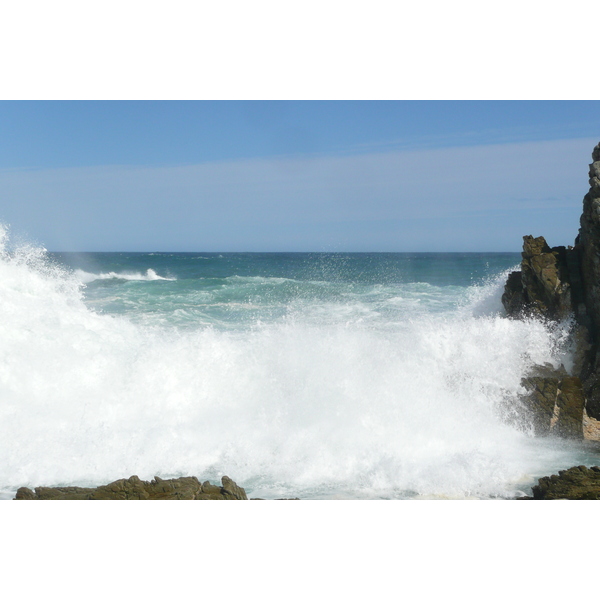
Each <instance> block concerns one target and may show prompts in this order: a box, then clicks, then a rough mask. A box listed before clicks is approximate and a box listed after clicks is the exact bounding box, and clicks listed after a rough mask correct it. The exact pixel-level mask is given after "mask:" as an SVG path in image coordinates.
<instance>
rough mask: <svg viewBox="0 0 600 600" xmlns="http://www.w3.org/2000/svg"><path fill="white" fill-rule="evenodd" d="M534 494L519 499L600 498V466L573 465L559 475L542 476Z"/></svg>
mask: <svg viewBox="0 0 600 600" xmlns="http://www.w3.org/2000/svg"><path fill="white" fill-rule="evenodd" d="M531 491H532V493H533V496H525V497H523V498H519V500H600V467H591V468H588V467H585V466H583V465H579V466H578V467H571V468H570V469H566V470H565V471H559V472H558V475H550V476H549V477H542V478H541V479H540V480H539V482H538V485H534V486H533V488H532V490H531Z"/></svg>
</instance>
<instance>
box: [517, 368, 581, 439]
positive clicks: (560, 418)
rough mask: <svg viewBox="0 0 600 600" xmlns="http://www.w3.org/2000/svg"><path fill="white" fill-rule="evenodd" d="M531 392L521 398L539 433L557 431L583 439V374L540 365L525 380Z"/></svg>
mask: <svg viewBox="0 0 600 600" xmlns="http://www.w3.org/2000/svg"><path fill="white" fill-rule="evenodd" d="M521 385H522V386H523V388H525V390H527V392H528V393H527V394H524V395H523V396H522V398H521V400H522V402H523V404H524V406H525V407H526V409H527V412H528V414H529V417H530V419H531V421H532V424H533V427H534V432H535V434H536V435H549V434H555V435H558V436H560V437H565V438H575V439H583V437H584V431H583V415H584V406H585V397H584V393H583V387H582V385H581V380H580V379H579V377H570V376H568V375H567V373H566V371H565V370H564V367H562V366H561V368H559V369H552V367H551V365H546V366H544V367H538V368H537V369H535V370H534V371H533V373H532V375H530V376H528V377H525V378H523V379H522V380H521Z"/></svg>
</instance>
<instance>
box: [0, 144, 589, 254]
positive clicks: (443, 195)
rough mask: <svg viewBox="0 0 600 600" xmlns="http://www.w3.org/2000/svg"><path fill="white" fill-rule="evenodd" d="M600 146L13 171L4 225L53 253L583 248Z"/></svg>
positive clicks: (0, 201)
mask: <svg viewBox="0 0 600 600" xmlns="http://www.w3.org/2000/svg"><path fill="white" fill-rule="evenodd" d="M597 141H598V140H594V139H574V140H558V141H550V142H548V141H544V142H526V143H513V144H496V145H487V146H476V147H473V146H468V147H458V148H456V147H455V148H436V149H420V150H411V151H408V150H403V151H393V152H372V153H364V154H355V155H350V156H348V155H345V156H308V157H306V156H304V157H302V156H301V157H274V158H271V159H248V160H236V161H229V162H214V163H204V164H200V165H188V166H176V167H127V166H98V167H86V168H63V169H45V170H4V171H0V189H1V190H2V196H1V197H0V220H2V221H4V222H5V223H6V222H8V223H10V224H11V225H12V226H13V229H16V230H17V231H23V232H25V233H26V234H27V235H28V236H29V237H32V238H34V239H36V240H38V241H40V242H41V243H43V244H45V245H46V246H47V247H49V248H51V249H54V250H154V249H168V250H181V251H185V250H188V251H194V250H196V251H202V250H206V251H209V250H214V251H227V250H231V251H244V250H247V251H269V250H273V251H284V250H290V251H294V250H298V251H301V250H313V251H316V250H348V251H352V250H373V251H378V250H381V251H412V250H414V251H427V250H431V251H467V250H482V251H483V250H519V246H520V242H521V236H522V235H523V234H525V233H535V234H536V235H538V234H539V233H537V232H536V231H534V230H535V229H536V228H537V227H538V224H539V223H546V225H547V226H549V227H550V229H551V230H552V232H553V233H554V235H555V236H556V238H557V239H549V242H550V243H551V244H559V243H561V244H564V243H572V241H573V237H574V235H575V233H576V230H577V227H578V218H579V214H580V211H581V199H582V197H583V195H584V194H585V192H586V191H587V167H586V165H587V163H589V161H590V153H591V150H592V148H593V146H594V145H595V143H597ZM498 211H501V213H502V217H501V218H498V217H497V213H498ZM494 215H496V217H494ZM519 232H520V233H519ZM542 233H543V232H542Z"/></svg>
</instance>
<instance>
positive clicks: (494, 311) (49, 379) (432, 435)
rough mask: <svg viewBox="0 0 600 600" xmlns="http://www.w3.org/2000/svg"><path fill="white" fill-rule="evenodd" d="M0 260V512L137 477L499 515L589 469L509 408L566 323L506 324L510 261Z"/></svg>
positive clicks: (172, 256)
mask: <svg viewBox="0 0 600 600" xmlns="http://www.w3.org/2000/svg"><path fill="white" fill-rule="evenodd" d="M4 244H5V245H4V247H3V249H2V251H1V252H0V302H1V306H2V308H3V320H2V323H1V327H2V331H1V332H0V340H1V342H0V359H1V360H0V366H1V370H0V384H1V392H2V398H3V401H2V404H1V405H0V448H1V449H2V457H3V460H2V461H0V494H2V496H3V497H5V498H8V497H11V496H12V495H14V491H15V490H16V489H17V488H18V487H19V486H21V485H26V486H29V487H33V486H36V485H100V484H103V483H107V482H109V481H112V480H115V479H118V478H121V477H129V476H131V475H133V474H136V475H138V476H140V477H142V478H143V479H152V477H153V476H154V475H159V476H161V477H175V476H181V475H197V476H198V477H199V478H201V479H212V480H218V479H219V478H220V477H221V476H222V475H223V474H226V475H229V476H230V477H231V478H232V479H234V480H235V481H236V482H237V483H238V484H239V485H242V486H243V487H245V488H246V490H247V492H248V494H249V496H251V497H263V498H276V497H282V496H283V497H285V496H292V497H300V498H389V499H395V498H398V499H406V498H411V499H412V498H512V497H515V496H518V495H522V494H523V493H526V492H528V491H529V489H530V487H531V485H532V484H533V483H535V479H536V477H540V476H542V475H547V474H550V473H552V472H555V471H556V470H557V469H559V468H566V467H569V466H572V465H574V464H595V462H596V461H597V455H596V453H595V450H594V449H593V448H591V447H589V446H586V445H584V444H574V443H564V442H562V443H561V442H557V441H555V440H541V439H536V438H534V437H533V436H532V435H531V430H530V427H529V424H527V423H516V424H515V422H514V419H511V417H512V416H513V406H514V399H515V397H516V395H517V394H518V393H519V391H520V380H521V377H522V376H523V375H524V374H525V373H526V372H527V370H528V369H529V368H530V367H531V365H532V364H534V363H543V362H551V363H554V364H559V363H560V362H565V364H568V348H567V346H566V340H567V332H568V323H565V324H562V325H560V326H557V327H553V328H548V327H547V326H545V325H544V324H543V323H540V322H537V321H512V320H509V319H506V318H505V317H504V314H503V309H502V305H501V302H500V297H501V294H502V288H503V284H504V280H505V278H506V274H507V271H508V270H510V269H511V268H513V267H515V265H517V264H518V262H519V260H520V256H519V254H516V253H491V254H474V253H465V254H427V253H421V254H406V253H401V254H394V253H387V254H383V253H381V254H380V253H358V254H345V253H335V254H324V253H291V254H282V253H277V254H270V253H264V254H252V253H234V254H230V253H222V254H218V253H168V252H152V253H83V254H67V253H48V252H46V251H44V250H43V249H40V248H33V247H16V248H15V247H11V246H10V244H9V242H8V241H7V239H6V236H5V237H4Z"/></svg>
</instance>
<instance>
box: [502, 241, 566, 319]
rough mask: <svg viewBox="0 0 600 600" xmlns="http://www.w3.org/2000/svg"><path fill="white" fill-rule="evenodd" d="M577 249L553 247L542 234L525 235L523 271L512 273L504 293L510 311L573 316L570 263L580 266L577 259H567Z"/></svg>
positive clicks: (522, 313) (562, 317) (543, 315)
mask: <svg viewBox="0 0 600 600" xmlns="http://www.w3.org/2000/svg"><path fill="white" fill-rule="evenodd" d="M573 252H574V251H573V249H572V248H569V249H568V250H567V249H566V248H565V247H564V246H557V247H555V248H550V246H548V244H547V243H546V240H545V239H544V238H543V237H542V236H540V237H537V238H534V237H533V236H531V235H526V236H524V237H523V252H522V254H521V256H522V258H523V260H522V262H521V271H514V272H513V273H511V274H510V275H509V277H508V281H507V282H506V286H505V288H504V294H503V296H502V304H503V305H504V308H505V309H506V312H507V314H508V315H509V316H511V317H522V316H528V315H533V316H539V317H545V318H548V319H553V320H561V319H565V318H567V317H569V316H570V315H571V314H572V312H573V306H572V302H571V287H572V286H571V277H570V273H569V263H570V264H572V265H573V266H574V268H575V269H578V263H577V262H576V259H575V261H573V260H572V259H571V260H570V261H569V262H567V253H571V254H572V253H573Z"/></svg>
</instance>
